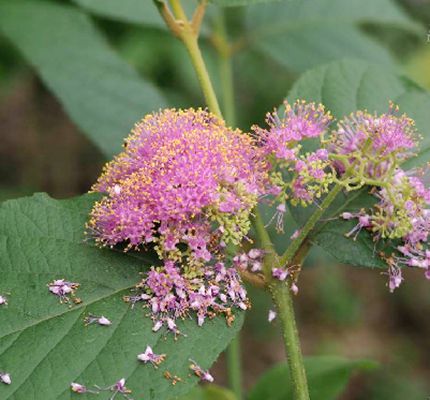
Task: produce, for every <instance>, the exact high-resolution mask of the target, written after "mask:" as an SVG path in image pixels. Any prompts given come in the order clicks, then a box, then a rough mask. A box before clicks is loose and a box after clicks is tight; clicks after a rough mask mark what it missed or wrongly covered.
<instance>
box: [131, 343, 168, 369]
mask: <svg viewBox="0 0 430 400" xmlns="http://www.w3.org/2000/svg"><path fill="white" fill-rule="evenodd" d="M165 358H166V355H165V354H155V353H154V352H153V351H152V348H151V346H146V350H145V352H144V353H141V354H139V355H138V356H137V359H138V360H139V361H142V362H144V363H145V364H147V363H151V364H152V365H153V366H154V367H155V368H158V365H160V364H161V363H162V362H163V361H164V360H165Z"/></svg>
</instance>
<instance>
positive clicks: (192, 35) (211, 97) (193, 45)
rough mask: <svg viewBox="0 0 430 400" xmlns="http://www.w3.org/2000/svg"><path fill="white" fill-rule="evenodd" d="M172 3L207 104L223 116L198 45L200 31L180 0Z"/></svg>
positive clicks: (182, 37)
mask: <svg viewBox="0 0 430 400" xmlns="http://www.w3.org/2000/svg"><path fill="white" fill-rule="evenodd" d="M170 4H171V6H172V11H173V14H174V15H175V17H176V19H178V20H180V21H181V25H182V26H181V29H180V30H179V33H178V35H179V38H180V39H181V40H182V42H183V43H184V44H185V47H186V48H187V50H188V54H189V55H190V59H191V62H192V64H193V67H194V70H195V71H196V75H197V78H198V80H199V82H200V86H201V88H202V91H203V95H204V96H205V101H206V104H207V106H208V108H209V110H210V111H212V112H213V113H214V114H215V115H217V116H219V117H221V116H222V115H221V110H220V108H219V104H218V100H217V97H216V94H215V91H214V88H213V86H212V82H211V80H210V78H209V74H208V71H207V69H206V66H205V62H204V60H203V56H202V53H201V51H200V48H199V45H198V33H197V32H195V31H194V29H193V26H192V25H191V23H190V21H188V18H187V16H186V14H185V11H184V9H183V8H182V5H181V2H180V0H170Z"/></svg>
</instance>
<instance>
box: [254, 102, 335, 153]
mask: <svg viewBox="0 0 430 400" xmlns="http://www.w3.org/2000/svg"><path fill="white" fill-rule="evenodd" d="M331 119H332V117H331V115H330V113H326V111H325V109H324V106H323V105H322V104H318V105H316V104H315V103H306V102H305V101H303V100H298V101H296V102H295V103H294V104H293V105H292V106H291V105H290V104H289V103H288V102H287V101H285V102H284V112H283V115H282V116H279V115H278V113H277V112H276V111H275V112H273V113H269V114H267V118H266V122H267V125H268V126H269V128H268V129H267V130H266V129H262V128H260V127H258V126H254V127H253V130H254V131H255V132H256V134H257V135H258V136H259V137H260V138H261V141H262V147H263V148H264V151H265V153H266V154H274V155H275V156H276V158H278V159H282V160H286V161H292V160H295V159H296V154H297V148H296V147H295V144H296V143H297V142H300V141H301V140H303V139H307V138H313V137H317V136H320V135H321V134H323V133H324V132H325V131H326V129H327V128H328V126H329V124H330V121H331Z"/></svg>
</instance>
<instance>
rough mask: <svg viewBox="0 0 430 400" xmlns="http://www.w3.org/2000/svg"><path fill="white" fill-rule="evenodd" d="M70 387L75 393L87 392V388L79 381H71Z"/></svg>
mask: <svg viewBox="0 0 430 400" xmlns="http://www.w3.org/2000/svg"><path fill="white" fill-rule="evenodd" d="M70 388H71V389H72V392H75V393H87V388H86V387H85V386H84V385H81V384H80V383H76V382H72V383H71V384H70Z"/></svg>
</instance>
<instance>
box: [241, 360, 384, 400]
mask: <svg viewBox="0 0 430 400" xmlns="http://www.w3.org/2000/svg"><path fill="white" fill-rule="evenodd" d="M376 365H377V364H375V363H374V362H373V361H368V360H358V361H357V360H347V359H344V358H340V357H325V356H321V357H308V358H306V359H305V368H306V373H307V377H308V384H309V390H310V397H311V399H312V400H328V399H330V400H331V399H336V398H337V397H338V396H339V395H340V394H341V393H342V392H343V390H344V389H345V387H346V386H347V384H348V381H349V378H350V376H351V374H352V373H353V372H354V371H358V370H369V369H372V368H375V367H376ZM261 399H264V400H293V394H292V388H291V378H290V373H289V370H288V366H287V364H285V363H282V364H279V365H277V366H276V367H274V368H272V369H271V370H269V371H268V372H266V373H264V374H263V376H262V377H261V378H260V379H259V381H258V382H257V384H256V385H255V386H254V387H253V389H252V390H251V392H250V394H249V396H248V400H261Z"/></svg>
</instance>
